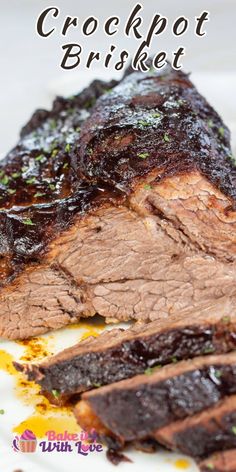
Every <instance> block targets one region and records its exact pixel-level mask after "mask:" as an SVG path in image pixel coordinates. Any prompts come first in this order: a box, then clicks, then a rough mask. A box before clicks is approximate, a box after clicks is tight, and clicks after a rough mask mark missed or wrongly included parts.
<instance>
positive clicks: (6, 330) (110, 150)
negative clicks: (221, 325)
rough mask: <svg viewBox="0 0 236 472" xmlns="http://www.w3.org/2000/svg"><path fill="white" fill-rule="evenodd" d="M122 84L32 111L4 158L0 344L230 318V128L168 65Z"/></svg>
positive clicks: (233, 223) (234, 302)
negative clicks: (112, 325) (96, 318)
mask: <svg viewBox="0 0 236 472" xmlns="http://www.w3.org/2000/svg"><path fill="white" fill-rule="evenodd" d="M114 85H115V84H114V83H112V84H109V85H105V84H101V83H100V82H96V83H95V84H93V85H92V86H91V87H90V88H89V89H87V90H85V91H84V92H83V93H82V94H81V95H78V96H76V97H72V98H71V99H62V98H59V99H57V100H56V102H55V103H54V106H53V109H52V111H50V112H47V111H42V110H41V111H38V112H36V114H35V115H34V116H33V118H32V120H31V121H30V122H29V124H28V125H27V126H26V127H25V128H24V129H23V133H22V137H21V140H20V141H19V143H18V145H17V146H16V147H15V148H14V149H13V150H12V151H11V152H10V153H9V155H8V156H7V158H6V159H5V160H4V162H3V163H2V164H1V168H0V202H1V208H0V277H1V284H2V287H1V292H0V313H1V315H0V336H3V337H5V338H11V339H15V338H27V337H30V336H32V335H38V334H40V333H43V332H45V331H48V330H50V329H55V328H59V327H62V326H64V325H66V324H68V323H73V322H75V321H77V320H78V319H79V318H80V317H81V316H90V315H91V316H92V315H94V314H95V313H96V312H97V313H99V314H100V315H102V316H104V317H105V319H106V320H107V321H111V320H112V321H117V320H127V319H133V320H139V321H140V320H146V321H148V320H149V321H150V320H155V319H162V318H167V317H168V316H171V317H172V316H173V317H174V316H175V315H178V316H179V317H181V316H185V314H186V311H189V312H192V313H193V314H194V311H195V310H202V311H204V312H210V313H211V314H215V313H216V312H218V311H219V312H220V313H221V314H222V316H224V315H229V314H231V313H233V312H234V310H235V306H236V287H235V277H236V262H235V255H236V244H235V227H236V211H235V196H236V191H235V179H236V171H235V167H234V165H233V162H232V159H231V157H232V156H231V151H230V144H229V131H228V129H227V128H226V127H225V126H224V125H223V123H222V121H221V119H220V118H219V116H218V115H217V113H216V112H215V111H214V110H213V109H212V108H211V107H210V106H209V105H208V103H207V102H206V100H205V99H204V98H203V97H201V96H200V95H199V94H198V92H197V91H196V89H195V88H194V86H193V85H192V83H191V82H190V80H189V78H188V77H187V76H186V75H185V74H183V73H182V72H179V71H174V70H172V69H171V68H170V66H167V67H166V68H165V69H164V70H162V71H159V72H152V73H150V74H143V73H141V72H133V73H129V74H126V75H125V77H124V78H123V79H122V80H121V82H120V83H119V84H118V85H116V86H115V87H114ZM107 88H108V89H109V90H107ZM107 92H109V93H107ZM99 97H100V98H99Z"/></svg>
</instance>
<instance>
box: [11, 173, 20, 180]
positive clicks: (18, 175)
mask: <svg viewBox="0 0 236 472" xmlns="http://www.w3.org/2000/svg"><path fill="white" fill-rule="evenodd" d="M11 176H12V177H13V179H18V178H19V177H20V176H21V174H20V172H13V173H12V174H11Z"/></svg>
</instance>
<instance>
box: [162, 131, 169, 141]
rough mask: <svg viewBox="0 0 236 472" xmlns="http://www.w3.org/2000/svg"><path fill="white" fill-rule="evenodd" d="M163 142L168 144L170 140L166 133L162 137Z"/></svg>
mask: <svg viewBox="0 0 236 472" xmlns="http://www.w3.org/2000/svg"><path fill="white" fill-rule="evenodd" d="M163 139H164V141H166V143H169V142H170V138H169V136H168V134H167V133H165V134H164V137H163Z"/></svg>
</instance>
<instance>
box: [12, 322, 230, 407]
mask: <svg viewBox="0 0 236 472" xmlns="http://www.w3.org/2000/svg"><path fill="white" fill-rule="evenodd" d="M235 321H236V318H235V316H232V317H226V318H223V319H220V314H219V313H218V314H216V315H215V316H214V317H208V318H207V316H205V317H202V316H200V315H198V316H197V315H196V316H195V318H194V319H192V316H188V317H186V319H182V320H179V321H176V320H173V319H167V320H159V321H153V322H151V323H148V324H147V325H141V326H139V325H137V326H135V327H131V328H128V329H127V330H122V329H113V330H110V331H105V332H104V333H102V334H101V335H100V336H98V337H96V338H92V337H90V338H88V339H85V340H84V341H82V342H80V343H78V344H77V345H75V346H72V347H70V348H68V349H65V350H64V351H62V352H60V353H59V354H57V355H55V356H53V357H51V358H49V359H48V360H45V361H43V362H42V363H41V364H38V365H37V364H36V365H34V364H25V365H22V364H18V363H15V364H14V365H15V367H16V368H17V369H18V370H20V371H23V372H24V373H25V374H26V375H27V377H28V379H29V380H34V381H36V382H37V383H38V384H39V385H40V386H41V387H42V391H43V393H44V394H45V395H46V396H48V397H49V398H50V400H51V401H53V402H54V403H60V404H61V403H63V402H64V401H65V400H67V399H68V398H69V397H70V396H72V395H74V394H76V393H79V392H83V391H86V390H90V389H91V388H94V387H97V386H102V385H107V384H110V383H113V382H117V381H120V380H122V379H126V378H129V377H133V376H134V375H137V374H141V373H143V372H144V371H145V370H146V369H148V368H152V367H154V366H157V365H164V364H168V363H171V362H172V361H173V360H175V361H177V360H181V359H189V358H192V357H195V356H199V355H204V354H209V353H210V352H211V353H215V354H220V353H225V352H229V351H232V350H233V349H235V348H236V323H235ZM54 391H56V392H57V393H56V397H55V396H53V393H52V392H54Z"/></svg>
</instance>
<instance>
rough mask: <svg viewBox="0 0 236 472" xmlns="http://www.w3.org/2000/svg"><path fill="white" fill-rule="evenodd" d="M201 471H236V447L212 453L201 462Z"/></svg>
mask: <svg viewBox="0 0 236 472" xmlns="http://www.w3.org/2000/svg"><path fill="white" fill-rule="evenodd" d="M199 467H200V470H201V472H209V471H212V472H236V449H231V450H230V451H223V452H218V453H214V454H212V456H210V457H208V458H207V459H205V460H204V461H202V462H200V464H199Z"/></svg>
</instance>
